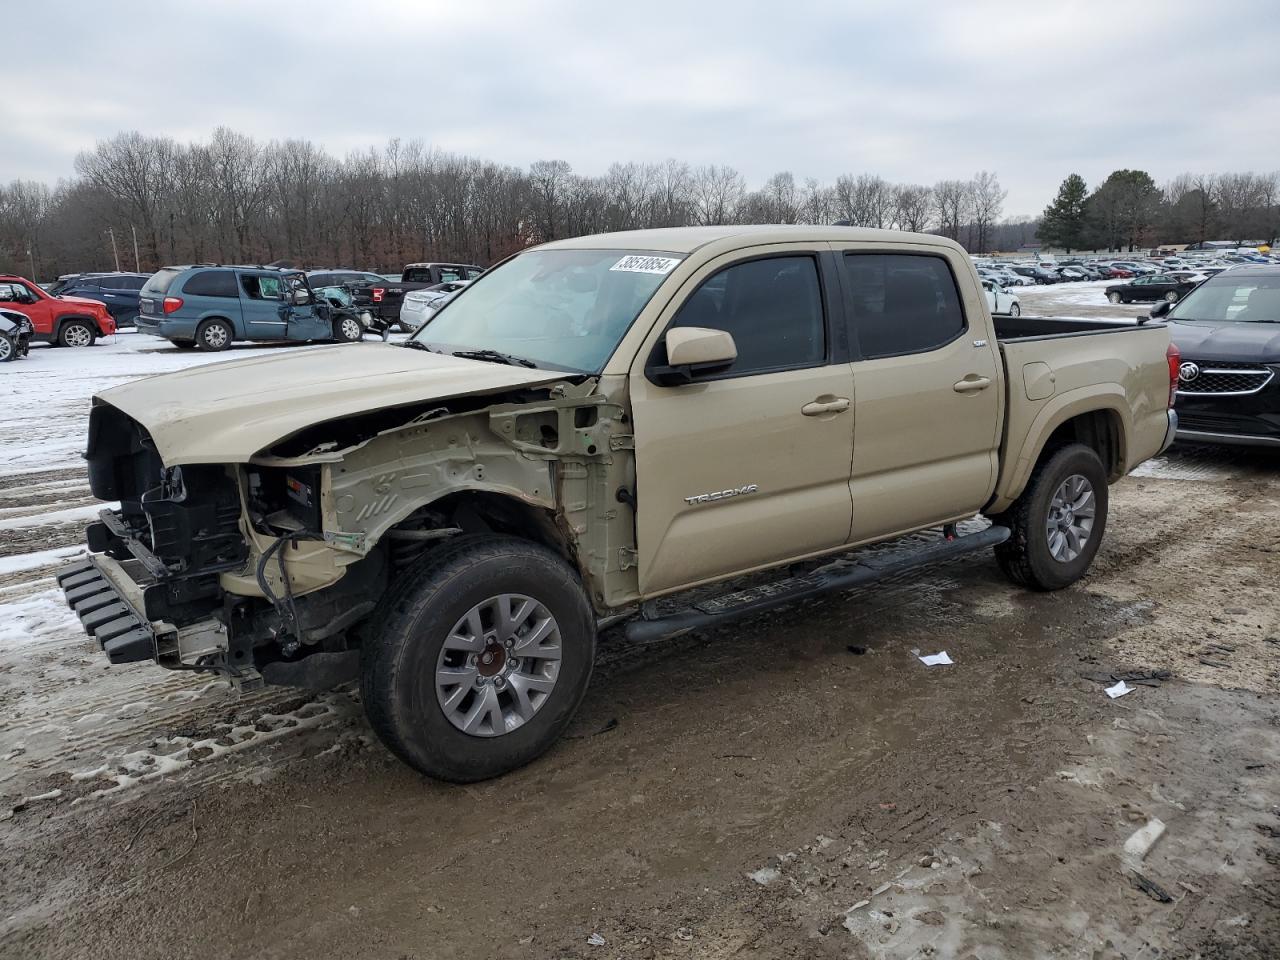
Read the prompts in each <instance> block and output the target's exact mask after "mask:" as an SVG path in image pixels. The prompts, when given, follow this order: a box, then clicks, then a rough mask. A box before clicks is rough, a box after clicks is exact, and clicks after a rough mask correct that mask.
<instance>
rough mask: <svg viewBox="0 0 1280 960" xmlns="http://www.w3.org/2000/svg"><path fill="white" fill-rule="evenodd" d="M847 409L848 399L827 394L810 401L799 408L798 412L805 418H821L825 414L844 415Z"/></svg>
mask: <svg viewBox="0 0 1280 960" xmlns="http://www.w3.org/2000/svg"><path fill="white" fill-rule="evenodd" d="M848 409H849V398H848V397H833V396H831V395H829V394H828V395H825V396H821V397H819V398H818V399H817V400H810V401H809V402H808V403H806V404H805V405H804V406H803V407H801V408H800V412H801V413H803V414H804V415H805V416H806V417H821V416H822V415H823V414H827V413H844V412H845V411H846V410H848Z"/></svg>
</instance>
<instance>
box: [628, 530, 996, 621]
mask: <svg viewBox="0 0 1280 960" xmlns="http://www.w3.org/2000/svg"><path fill="white" fill-rule="evenodd" d="M1009 534H1010V531H1009V528H1008V527H1002V526H991V527H988V528H987V529H985V530H982V531H979V532H978V533H971V534H967V535H966V536H963V537H956V538H955V539H953V540H946V541H943V542H941V543H938V544H934V545H931V546H927V547H917V548H911V549H909V550H887V551H879V552H875V553H869V554H867V555H866V556H864V557H858V558H857V562H856V563H854V564H853V565H852V566H848V567H843V568H840V569H836V570H831V571H829V572H824V571H821V570H818V571H814V572H813V573H809V574H804V575H802V576H797V577H787V578H786V579H783V580H774V581H771V582H769V583H764V584H760V585H757V586H753V587H748V588H747V589H745V590H739V591H738V592H736V593H728V594H725V595H723V596H719V597H714V598H712V599H710V600H703V601H700V602H698V603H696V604H694V605H693V607H692V608H691V609H688V610H682V611H680V612H678V613H673V614H670V615H668V616H664V617H657V618H655V619H652V620H646V619H637V620H632V621H630V622H629V623H628V624H627V626H626V637H627V639H628V640H630V641H632V642H633V643H653V642H654V641H656V640H663V639H666V638H667V637H674V636H678V635H679V634H682V633H688V632H689V631H690V630H699V629H707V628H710V627H718V626H720V625H722V624H725V623H729V622H731V621H733V620H737V619H739V618H740V617H747V616H751V615H753V614H757V613H763V612H764V611H766V610H772V609H773V608H775V607H781V606H783V605H785V604H788V603H794V602H796V601H797V600H807V599H809V598H810V597H816V596H820V595H822V594H824V593H832V592H834V591H837V590H849V589H851V588H853V587H860V586H864V585H865V584H868V583H875V582H876V581H877V580H884V579H887V578H888V577H892V576H896V575H897V574H900V573H903V572H905V571H908V570H914V569H917V568H919V567H926V566H929V565H930V564H933V563H940V562H942V561H944V560H950V559H952V558H953V557H958V556H962V555H964V554H966V553H973V552H974V551H976V550H983V549H987V548H990V547H994V546H998V545H999V544H1001V543H1004V542H1005V541H1006V540H1008V539H1009Z"/></svg>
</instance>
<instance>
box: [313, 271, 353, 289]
mask: <svg viewBox="0 0 1280 960" xmlns="http://www.w3.org/2000/svg"><path fill="white" fill-rule="evenodd" d="M342 276H343V274H340V273H313V274H311V275H309V276H308V277H307V279H308V280H310V281H311V285H312V286H313V287H332V286H335V285H337V284H340V283H345V282H346V281H344V280H341V279H339V278H340V277H342Z"/></svg>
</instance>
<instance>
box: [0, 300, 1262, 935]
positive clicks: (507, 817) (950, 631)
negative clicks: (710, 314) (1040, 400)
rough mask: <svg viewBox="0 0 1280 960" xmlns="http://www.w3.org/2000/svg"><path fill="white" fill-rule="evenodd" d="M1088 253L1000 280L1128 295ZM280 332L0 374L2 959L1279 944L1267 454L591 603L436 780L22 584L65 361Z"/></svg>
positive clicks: (137, 363)
mask: <svg viewBox="0 0 1280 960" xmlns="http://www.w3.org/2000/svg"><path fill="white" fill-rule="evenodd" d="M1104 286H1105V284H1096V283H1095V284H1087V283H1085V284H1062V285H1058V286H1054V287H1043V288H1024V289H1021V290H1018V291H1017V293H1018V295H1019V297H1020V298H1021V300H1022V303H1023V311H1024V313H1026V314H1033V315H1034V314H1041V313H1057V314H1063V315H1072V316H1090V317H1109V318H1114V319H1117V320H1129V321H1132V319H1133V318H1134V317H1135V316H1137V315H1138V314H1140V313H1142V312H1144V308H1143V307H1141V306H1134V305H1128V306H1122V307H1114V306H1111V305H1109V304H1106V303H1105V300H1104V298H1103V296H1102V293H1101V288H1102V287H1104ZM280 349H308V348H296V347H292V348H278V347H272V348H251V347H245V348H237V349H235V350H233V351H232V352H231V353H230V355H221V356H218V357H209V356H207V355H201V354H194V353H183V352H179V351H177V350H176V349H173V348H171V347H169V346H168V345H166V344H163V343H161V342H159V341H152V340H150V339H149V338H143V337H139V336H136V335H132V334H125V335H121V336H119V337H117V338H115V341H114V342H107V343H104V344H102V345H100V346H98V347H95V348H93V349H91V350H80V351H72V350H51V349H47V348H37V349H36V350H33V352H32V356H31V358H30V359H28V360H25V361H21V362H19V363H15V364H11V365H9V366H8V367H6V368H5V369H4V371H3V372H0V398H2V399H3V401H4V411H5V412H4V414H3V415H2V416H0V424H2V425H3V431H0V534H3V536H2V537H0V572H3V574H4V576H3V577H2V578H0V612H3V613H4V616H3V618H0V718H2V719H0V875H3V876H5V877H6V880H7V882H6V883H5V884H3V886H2V887H0V957H6V958H7V957H10V956H12V957H80V956H86V955H90V954H92V955H93V956H101V957H108V958H117V957H118V958H131V960H132V958H140V957H165V958H169V957H177V956H190V957H200V958H204V957H209V958H213V957H227V956H234V957H256V956H264V957H293V956H312V957H315V956H359V957H373V958H382V957H386V958H400V957H410V958H422V960H425V958H435V957H488V956H511V957H543V956H551V957H619V956H620V957H637V958H648V957H668V956H671V957H699V958H705V957H730V956H741V957H810V956H831V957H845V956H853V957H894V958H897V957H902V958H907V957H915V956H929V955H932V956H935V957H939V958H943V957H952V956H954V957H964V956H967V955H972V956H973V957H976V958H982V960H986V958H993V957H1011V958H1012V957H1017V958H1024V957H1041V956H1046V957H1047V956H1072V957H1074V956H1086V957H1098V958H1119V957H1126V958H1144V960H1145V958H1155V957H1178V956H1188V955H1196V954H1197V953H1199V954H1201V955H1204V956H1213V957H1233V958H1234V957H1240V958H1246V957H1250V958H1252V957H1256V958H1263V957H1269V956H1274V945H1275V944H1276V943H1278V942H1280V894H1278V893H1277V890H1278V889H1280V884H1278V883H1277V880H1278V879H1280V878H1278V877H1277V867H1278V866H1280V807H1277V803H1278V802H1280V799H1278V798H1280V667H1277V655H1278V654H1280V600H1277V597H1276V594H1275V591H1274V584H1275V583H1276V581H1277V578H1278V577H1280V530H1277V526H1276V523H1275V517H1276V516H1277V509H1278V508H1280V457H1276V456H1268V455H1264V454H1258V453H1250V452H1241V451H1222V450H1211V449H1206V448H1192V449H1181V448H1175V449H1174V451H1173V452H1172V453H1171V454H1169V455H1167V456H1166V457H1164V458H1161V459H1159V460H1157V461H1153V462H1152V463H1150V464H1147V465H1144V466H1143V467H1142V468H1140V469H1139V470H1138V471H1137V472H1136V474H1135V475H1134V476H1132V477H1130V478H1127V479H1126V480H1124V481H1123V482H1121V483H1120V484H1119V485H1117V486H1116V487H1115V488H1114V489H1113V491H1112V512H1111V521H1110V525H1109V528H1108V531H1107V539H1106V541H1105V543H1104V546H1103V548H1102V551H1101V552H1100V553H1099V555H1098V558H1097V560H1096V562H1095V564H1094V567H1093V569H1092V571H1091V573H1090V574H1089V575H1088V576H1087V577H1086V579H1085V580H1084V581H1083V582H1082V583H1081V584H1079V585H1077V586H1075V587H1073V588H1071V589H1068V590H1065V591H1063V592H1061V593H1057V594H1031V593H1025V592H1020V591H1017V590H1015V589H1014V588H1012V587H1010V586H1009V585H1008V584H1007V583H1006V582H1005V580H1004V578H1003V577H1002V576H1001V575H1000V573H999V571H998V570H997V568H996V565H995V563H994V560H992V559H991V558H989V557H987V556H980V557H978V558H969V559H964V560H960V561H957V562H953V563H950V564H948V565H945V566H943V567H939V568H934V569H932V570H927V571H924V572H916V573H912V574H910V575H909V576H905V577H902V578H899V579H898V580H896V581H894V582H892V583H890V584H888V585H881V586H878V587H876V588H873V589H868V590H862V591H851V592H848V593H845V594H839V595H836V596H833V597H831V598H829V599H826V600H823V601H815V602H810V603H805V604H802V605H797V606H795V607H792V608H788V609H784V610H782V611H779V612H776V613H773V614H770V615H767V616H762V617H758V618H756V619H753V620H748V621H745V622H742V623H741V624H739V625H737V626H735V627H733V628H726V629H723V630H720V631H717V632H704V633H697V634H693V635H689V636H685V637H682V638H680V639H678V640H674V641H669V642H666V643H662V644H655V645H653V646H647V647H640V648H633V647H628V646H627V645H626V644H625V643H624V642H623V641H622V640H621V639H620V638H618V637H616V636H613V635H606V636H605V637H604V638H603V640H602V644H601V654H600V658H599V662H598V666H597V671H596V676H595V679H594V680H593V683H592V685H591V687H590V689H589V691H588V694H587V699H586V701H585V703H584V706H583V709H582V711H581V712H580V714H579V716H578V719H577V720H576V721H575V723H574V726H573V728H572V729H571V730H570V738H569V739H567V740H566V741H565V742H564V743H562V744H561V745H560V746H558V747H557V748H555V749H554V750H553V751H552V752H551V753H550V754H548V755H547V756H546V757H545V758H544V759H542V760H540V761H538V762H536V763H534V764H533V765H532V766H530V767H528V768H525V769H523V770H520V771H517V772H516V773H514V774H511V775H509V776H507V777H505V778H503V779H501V780H497V781H491V782H487V783H483V784H479V785H475V786H470V787H451V786H446V785H442V784H436V783H432V782H429V781H424V780H423V779H422V778H420V777H419V776H417V775H416V774H414V773H413V772H412V771H411V770H409V769H408V768H406V767H404V766H403V765H402V764H400V763H399V762H398V761H396V760H394V759H393V758H392V757H391V756H390V755H389V754H388V753H387V752H386V751H385V750H384V749H383V748H382V747H381V746H380V745H379V744H378V743H377V741H376V740H375V739H374V738H373V736H372V734H371V732H370V730H369V729H368V728H367V726H366V724H365V721H364V719H363V716H362V713H361V711H360V707H359V702H358V695H357V693H356V692H355V691H353V690H350V689H347V688H342V689H339V690H337V691H332V692H330V693H326V694H322V695H318V696H317V695H312V694H306V693H303V692H300V691H295V690H289V689H283V688H276V689H271V688H268V690H266V691H264V692H261V693H257V694H252V695H246V696H240V695H237V694H235V693H233V692H231V691H230V690H229V689H228V688H227V687H226V686H225V685H224V684H222V683H210V682H208V681H207V680H205V679H202V678H200V677H198V676H188V675H180V674H171V673H166V672H164V671H160V670H158V669H157V668H156V667H154V666H153V665H150V664H134V665H128V666H119V667H108V666H107V664H106V663H105V660H104V659H103V658H102V657H101V655H100V654H99V652H98V651H97V650H96V649H95V648H94V647H93V645H92V643H91V642H90V641H88V640H86V639H85V638H84V636H83V634H82V633H81V632H80V630H79V626H78V624H77V623H76V621H75V620H74V618H73V617H71V615H70V614H69V613H68V612H67V611H66V609H65V608H64V607H63V606H62V604H61V600H60V597H59V596H58V594H57V593H56V591H55V590H54V586H53V581H52V575H53V573H54V572H55V571H56V570H57V569H58V566H59V565H60V564H61V563H64V562H66V556H67V555H68V554H69V553H70V552H71V551H73V550H74V549H75V547H76V545H77V544H78V543H79V542H80V538H81V528H82V525H83V523H84V522H85V520H86V517H87V516H89V515H91V514H92V512H93V511H94V510H95V509H96V507H95V506H94V501H93V500H92V498H91V497H90V496H89V494H88V490H87V486H86V483H85V479H84V472H83V467H82V465H81V461H80V460H79V457H78V454H79V451H80V450H81V449H82V447H83V443H84V432H85V425H86V420H87V402H88V397H89V396H90V394H91V393H92V392H93V391H94V390H96V389H101V388H102V387H105V386H108V385H111V384H114V383H122V382H126V381H127V380H129V379H132V378H135V377H138V376H144V375H148V374H152V373H160V372H165V371H168V370H174V369H180V368H182V367H185V366H189V365H191V364H196V363H207V362H221V361H223V360H226V359H234V358H236V357H240V356H249V355H253V354H256V353H261V352H266V351H268V350H271V351H275V350H280ZM343 349H354V350H359V349H361V347H360V346H359V345H355V346H352V347H344V348H343ZM913 650H919V651H920V652H921V653H932V652H936V651H940V650H946V651H947V652H948V653H949V654H950V656H951V658H952V660H953V661H954V664H953V665H952V666H941V667H933V668H928V667H925V666H923V665H922V664H921V663H920V661H919V660H917V659H916V657H915V656H914V655H913V653H912V651H913ZM1119 675H1128V676H1129V677H1130V682H1131V684H1132V685H1133V686H1134V687H1135V688H1136V689H1135V692H1133V693H1131V694H1128V695H1127V696H1124V697H1122V698H1120V699H1117V700H1108V699H1107V698H1106V696H1105V695H1104V694H1103V689H1104V687H1105V686H1109V685H1110V684H1111V682H1112V678H1114V677H1116V676H1119ZM1151 818H1158V819H1159V820H1160V821H1162V822H1163V823H1164V824H1165V825H1166V832H1165V834H1164V836H1163V837H1162V838H1161V839H1160V840H1159V842H1158V843H1157V844H1156V845H1155V846H1154V848H1153V849H1152V850H1151V851H1150V852H1149V853H1147V854H1146V856H1145V857H1144V858H1142V859H1141V860H1136V861H1131V862H1124V861H1123V860H1122V857H1121V852H1122V849H1123V846H1124V843H1125V840H1126V839H1127V838H1128V837H1129V836H1130V835H1131V834H1132V833H1133V832H1134V831H1135V830H1137V829H1138V828H1139V827H1141V826H1142V825H1143V824H1144V823H1147V822H1148V820H1150V819H1151ZM1165 896H1167V897H1168V901H1169V902H1164V900H1163V897H1165ZM593 935H594V936H595V937H596V938H597V939H603V941H604V945H602V946H596V945H593V944H592V943H589V938H591V937H592V936H593ZM90 944H92V947H90V946H89V945H90ZM929 951H932V953H930V952H929Z"/></svg>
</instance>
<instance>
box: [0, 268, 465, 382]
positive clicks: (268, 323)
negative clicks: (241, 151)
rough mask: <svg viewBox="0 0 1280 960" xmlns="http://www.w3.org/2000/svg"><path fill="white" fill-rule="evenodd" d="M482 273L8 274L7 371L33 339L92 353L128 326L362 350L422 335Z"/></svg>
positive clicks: (0, 288)
mask: <svg viewBox="0 0 1280 960" xmlns="http://www.w3.org/2000/svg"><path fill="white" fill-rule="evenodd" d="M482 271H483V268H481V267H480V266H478V265H477V264H469V263H436V262H430V263H411V264H408V265H407V266H406V267H405V268H404V270H403V271H401V273H399V274H394V275H388V274H380V273H373V272H372V271H367V270H351V269H345V268H327V269H313V270H309V271H302V270H294V269H287V268H280V267H264V266H260V265H258V266H235V265H223V264H211V263H210V264H193V265H187V266H173V267H164V268H162V269H161V270H158V271H156V272H155V273H154V274H149V273H126V272H119V271H117V272H110V273H109V272H86V273H68V274H63V275H62V276H60V277H58V279H57V280H56V281H55V282H53V283H50V284H46V285H44V286H41V285H39V284H36V283H34V282H32V281H30V280H27V279H26V278H24V277H19V276H3V275H0V315H2V316H3V317H4V320H3V323H0V335H2V339H0V362H2V361H5V360H11V359H15V358H17V357H19V356H23V355H25V354H26V346H27V345H28V344H29V343H30V342H31V341H33V340H34V341H37V342H39V341H46V342H50V343H53V344H55V345H58V346H67V347H80V346H92V345H93V344H94V343H95V342H96V341H97V339H98V338H99V337H104V336H109V335H110V334H113V333H115V332H116V330H117V329H119V328H121V327H128V326H136V328H137V330H138V332H139V333H146V334H151V335H154V336H159V337H163V338H164V339H167V340H170V341H171V342H173V343H174V344H176V345H178V346H179V347H184V348H186V347H194V348H198V349H202V350H224V349H226V348H227V347H228V346H230V345H231V344H232V343H234V342H236V341H238V340H250V341H255V342H261V341H315V340H332V341H338V342H353V341H356V340H360V339H362V338H363V337H364V336H365V334H366V333H367V332H373V333H376V334H380V335H381V336H382V337H383V339H386V337H387V336H389V332H390V329H391V327H393V326H399V328H400V329H401V330H404V331H405V332H406V333H411V332H413V331H414V330H417V329H418V328H419V327H420V326H422V324H423V323H425V322H426V320H427V319H428V318H429V317H431V316H432V315H433V314H434V313H435V311H436V310H438V309H439V308H440V307H441V306H442V305H443V304H444V303H445V302H446V301H447V300H448V299H449V298H451V297H452V296H453V295H454V294H456V293H457V292H458V291H459V290H461V289H463V288H464V287H465V286H466V285H467V284H468V283H470V282H471V281H472V280H474V279H475V278H476V277H478V276H480V274H481V272H482ZM20 321H21V322H20ZM23 323H25V325H26V326H27V327H29V329H27V330H25V332H23V329H22V324H23Z"/></svg>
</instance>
